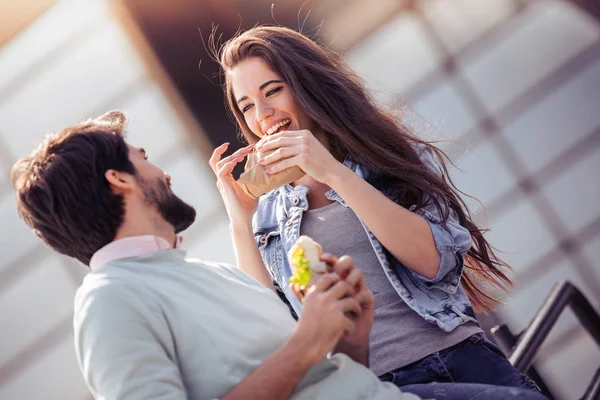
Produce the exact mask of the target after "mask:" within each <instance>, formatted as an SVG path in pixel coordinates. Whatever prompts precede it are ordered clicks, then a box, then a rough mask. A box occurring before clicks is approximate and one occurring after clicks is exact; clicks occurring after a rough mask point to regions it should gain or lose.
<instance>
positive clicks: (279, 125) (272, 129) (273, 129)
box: [267, 118, 292, 135]
mask: <svg viewBox="0 0 600 400" xmlns="http://www.w3.org/2000/svg"><path fill="white" fill-rule="evenodd" d="M291 122H292V120H291V119H289V118H288V119H284V120H283V121H280V122H278V123H276V124H275V125H273V126H272V127H270V128H269V129H267V135H272V134H274V133H276V132H277V131H278V130H279V128H282V127H284V126H286V125H287V124H289V123H291Z"/></svg>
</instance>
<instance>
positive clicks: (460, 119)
mask: <svg viewBox="0 0 600 400" xmlns="http://www.w3.org/2000/svg"><path fill="white" fill-rule="evenodd" d="M411 105H412V108H413V109H414V110H415V111H416V112H418V113H419V114H421V115H422V116H423V117H425V118H427V120H428V121H429V122H430V125H431V130H432V131H434V132H435V133H434V136H435V138H436V139H442V140H443V139H456V138H457V137H458V136H460V135H461V134H463V133H465V132H467V131H468V130H470V129H471V128H473V127H474V126H475V123H476V121H475V118H474V117H473V115H472V114H471V111H470V110H469V109H468V107H467V105H466V104H465V103H464V102H463V101H462V98H461V97H460V96H459V95H458V93H457V92H456V89H455V88H454V85H453V82H452V81H451V80H444V81H443V82H442V83H441V84H440V85H439V86H436V87H435V88H433V90H431V91H429V92H427V93H424V94H423V95H421V96H419V97H417V98H416V99H414V101H412V102H411Z"/></svg>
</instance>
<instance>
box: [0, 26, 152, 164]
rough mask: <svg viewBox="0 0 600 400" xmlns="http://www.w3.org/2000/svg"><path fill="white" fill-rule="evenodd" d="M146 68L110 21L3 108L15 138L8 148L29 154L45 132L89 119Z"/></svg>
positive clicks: (0, 120) (2, 118) (2, 120)
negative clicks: (92, 113)
mask: <svg viewBox="0 0 600 400" xmlns="http://www.w3.org/2000/svg"><path fill="white" fill-rule="evenodd" d="M143 73H144V69H143V66H142V65H141V64H140V62H139V60H138V59H137V58H136V56H135V54H134V52H133V51H132V50H131V48H130V46H129V44H128V42H127V41H126V38H125V36H124V34H123V32H121V30H120V28H118V27H117V26H116V25H114V24H110V25H109V24H108V23H107V26H106V28H105V29H102V30H100V31H98V32H96V33H95V34H94V35H93V36H92V37H91V38H90V39H89V40H88V41H87V42H86V43H85V45H82V46H81V47H79V48H77V49H75V50H74V51H73V52H72V53H70V54H68V55H66V56H65V57H64V58H63V59H61V60H60V61H58V62H56V63H54V64H52V65H51V66H50V68H48V69H47V70H45V71H44V72H43V73H41V74H39V75H37V76H35V77H33V78H32V79H31V80H30V81H29V82H27V84H26V85H25V86H23V87H22V88H21V89H20V90H19V91H18V92H17V93H16V94H15V95H14V96H13V97H11V98H10V99H9V101H8V102H7V103H5V104H4V105H3V106H2V107H1V108H0V126H2V131H3V133H4V134H5V135H7V136H8V135H10V138H11V139H10V140H9V141H8V142H7V145H8V148H9V149H10V151H11V152H12V154H13V156H14V157H15V158H20V157H22V156H23V155H26V154H29V153H30V152H31V150H32V149H33V148H34V147H35V146H37V145H38V144H39V142H40V141H41V140H42V139H43V137H44V134H45V133H46V132H48V131H54V130H57V129H61V128H63V127H65V126H67V125H70V124H73V123H77V122H79V121H80V120H82V119H84V118H88V117H90V116H91V115H89V113H91V112H97V109H98V107H101V106H102V107H110V105H107V104H106V103H107V102H108V101H109V100H110V99H111V98H112V97H113V96H115V95H116V94H118V93H119V91H121V90H124V89H125V88H126V87H127V86H128V85H130V84H131V83H132V82H134V81H135V80H136V79H139V78H140V77H141V74H143ZM41 111H43V112H41ZM104 111H108V110H102V112H104Z"/></svg>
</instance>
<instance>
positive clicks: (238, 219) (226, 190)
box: [208, 143, 258, 225]
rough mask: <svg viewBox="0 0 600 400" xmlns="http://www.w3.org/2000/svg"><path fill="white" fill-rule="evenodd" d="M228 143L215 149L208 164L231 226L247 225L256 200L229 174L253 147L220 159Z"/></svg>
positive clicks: (250, 146)
mask: <svg viewBox="0 0 600 400" xmlns="http://www.w3.org/2000/svg"><path fill="white" fill-rule="evenodd" d="M228 147H229V143H224V144H222V145H221V146H219V147H217V148H216V149H215V151H214V152H213V154H212V156H211V157H210V160H209V162H208V163H209V164H210V167H211V168H212V170H213V172H214V173H215V175H216V176H217V187H218V188H219V192H220V193H221V197H222V198H223V203H225V209H226V210H227V215H229V220H230V222H231V224H232V225H238V224H239V225H247V224H249V223H250V222H251V220H252V215H253V214H254V212H255V211H256V208H257V207H258V199H255V198H253V197H252V196H250V195H249V194H248V193H246V192H245V191H244V189H242V187H241V186H240V185H239V184H238V183H237V182H236V181H235V179H234V178H233V175H232V174H231V172H232V171H233V169H234V168H235V166H236V165H237V164H238V163H240V162H241V161H242V160H243V159H244V158H245V157H246V156H247V155H248V154H250V152H251V151H252V147H253V145H249V146H246V147H243V148H241V149H239V150H238V151H236V152H235V153H233V154H231V155H229V156H227V157H225V158H223V159H221V156H222V155H223V153H225V151H227V148H228Z"/></svg>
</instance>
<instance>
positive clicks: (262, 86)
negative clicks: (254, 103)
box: [237, 79, 283, 104]
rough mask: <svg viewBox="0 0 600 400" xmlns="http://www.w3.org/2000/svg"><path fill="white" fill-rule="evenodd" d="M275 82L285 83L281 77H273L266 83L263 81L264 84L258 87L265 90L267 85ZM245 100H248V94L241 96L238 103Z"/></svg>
mask: <svg viewBox="0 0 600 400" xmlns="http://www.w3.org/2000/svg"><path fill="white" fill-rule="evenodd" d="M273 83H283V81H281V80H279V79H271V80H270V81H266V82H265V83H263V84H262V85H260V86H259V87H258V90H263V89H264V88H266V87H267V86H269V85H271V84H273ZM244 100H248V96H243V97H240V98H239V99H238V101H237V103H238V104H240V103H241V102H242V101H244Z"/></svg>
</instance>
